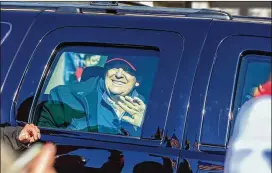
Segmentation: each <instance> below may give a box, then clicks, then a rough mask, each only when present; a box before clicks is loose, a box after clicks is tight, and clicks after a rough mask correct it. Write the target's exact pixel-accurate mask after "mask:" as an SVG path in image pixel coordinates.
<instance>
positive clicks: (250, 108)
mask: <svg viewBox="0 0 272 173" xmlns="http://www.w3.org/2000/svg"><path fill="white" fill-rule="evenodd" d="M270 90H271V89H270ZM256 172H260V173H271V95H267V94H263V95H258V97H254V98H253V99H251V100H249V101H248V102H246V103H245V104H244V105H243V106H242V107H241V109H240V111H239V113H238V115H237V119H236V121H235V125H234V130H233V135H232V137H231V139H230V143H229V145H228V150H227V156H226V161H225V173H256Z"/></svg>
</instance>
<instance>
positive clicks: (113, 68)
mask: <svg viewBox="0 0 272 173" xmlns="http://www.w3.org/2000/svg"><path fill="white" fill-rule="evenodd" d="M101 68H102V67H101ZM104 68H105V73H103V74H102V75H98V76H94V77H91V78H90V79H88V80H87V81H84V82H80V83H76V84H71V85H66V86H58V87H56V88H54V89H52V90H51V92H50V97H49V98H50V99H49V101H48V102H46V103H45V104H44V105H43V107H42V110H41V116H40V119H39V120H38V125H39V126H43V127H54V128H64V129H70V130H81V131H89V132H90V131H92V132H100V133H110V134H122V135H130V136H140V132H141V125H142V121H143V116H144V113H145V109H146V105H145V103H144V101H143V97H142V96H141V95H140V94H139V93H138V92H137V91H136V87H138V86H139V83H138V82H137V79H136V74H137V73H136V72H137V70H136V67H135V66H134V65H133V64H131V63H130V62H129V61H127V60H125V59H122V58H112V59H110V60H108V61H107V62H106V64H105V67H104Z"/></svg>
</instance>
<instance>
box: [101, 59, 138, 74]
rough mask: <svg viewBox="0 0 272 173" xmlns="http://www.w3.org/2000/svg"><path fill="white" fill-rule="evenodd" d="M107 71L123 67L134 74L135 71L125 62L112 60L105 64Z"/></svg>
mask: <svg viewBox="0 0 272 173" xmlns="http://www.w3.org/2000/svg"><path fill="white" fill-rule="evenodd" d="M105 67H106V69H107V71H108V70H111V69H123V70H124V71H125V72H127V73H129V74H131V75H133V76H135V75H136V73H135V71H134V70H133V69H131V67H130V66H129V65H127V64H125V63H122V62H112V63H110V64H108V65H107V66H105Z"/></svg>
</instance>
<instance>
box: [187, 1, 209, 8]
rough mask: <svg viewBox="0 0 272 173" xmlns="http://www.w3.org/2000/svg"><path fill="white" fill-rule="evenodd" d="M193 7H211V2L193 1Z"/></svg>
mask: <svg viewBox="0 0 272 173" xmlns="http://www.w3.org/2000/svg"><path fill="white" fill-rule="evenodd" d="M191 6H192V8H198V9H201V8H209V7H210V5H209V2H205V1H202V2H199V1H197V2H192V5H191Z"/></svg>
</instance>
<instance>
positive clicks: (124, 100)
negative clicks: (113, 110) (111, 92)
mask: <svg viewBox="0 0 272 173" xmlns="http://www.w3.org/2000/svg"><path fill="white" fill-rule="evenodd" d="M126 97H127V96H126ZM126 97H123V96H121V97H120V99H121V101H123V103H124V104H125V105H126V106H128V107H129V108H131V109H135V105H133V101H132V102H131V100H129V99H128V98H126ZM135 110H136V109H135Z"/></svg>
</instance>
